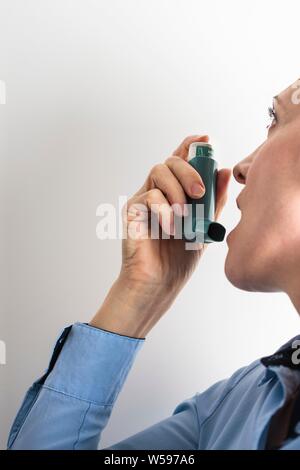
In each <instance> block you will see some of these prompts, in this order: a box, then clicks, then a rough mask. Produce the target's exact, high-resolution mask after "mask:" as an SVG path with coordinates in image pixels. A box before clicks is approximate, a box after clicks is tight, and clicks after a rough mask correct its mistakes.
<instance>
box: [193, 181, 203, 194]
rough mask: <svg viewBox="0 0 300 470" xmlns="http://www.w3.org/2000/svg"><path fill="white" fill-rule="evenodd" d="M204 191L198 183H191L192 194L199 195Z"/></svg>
mask: <svg viewBox="0 0 300 470" xmlns="http://www.w3.org/2000/svg"><path fill="white" fill-rule="evenodd" d="M204 193H205V189H204V187H203V186H202V184H200V183H194V184H192V194H193V196H196V197H201V196H203V194H204Z"/></svg>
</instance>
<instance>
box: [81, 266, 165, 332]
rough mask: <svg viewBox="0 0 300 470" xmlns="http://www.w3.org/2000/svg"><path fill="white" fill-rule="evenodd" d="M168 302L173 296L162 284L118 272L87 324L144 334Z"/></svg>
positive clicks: (157, 318)
mask: <svg viewBox="0 0 300 470" xmlns="http://www.w3.org/2000/svg"><path fill="white" fill-rule="evenodd" d="M171 303H172V296H171V295H166V289H164V288H163V287H161V286H159V285H154V284H152V283H151V284H149V283H147V282H140V281H132V280H130V279H129V277H128V276H125V274H123V273H120V276H119V277H118V278H117V280H116V281H115V282H114V284H113V285H112V287H111V289H110V291H109V292H108V294H107V296H106V298H105V300H104V302H103V304H102V305H101V307H100V308H99V310H98V311H97V313H96V315H95V316H94V318H93V319H92V321H91V322H90V325H92V326H95V327H96V328H103V329H106V330H109V331H112V332H115V333H118V334H122V335H126V336H132V337H136V338H144V337H145V336H146V335H147V334H148V332H149V331H150V330H151V329H152V328H153V326H154V325H155V324H156V323H157V321H158V320H159V319H160V318H161V316H162V315H163V314H164V313H165V312H166V311H167V309H168V308H169V306H170V304H171Z"/></svg>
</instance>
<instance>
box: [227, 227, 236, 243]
mask: <svg viewBox="0 0 300 470" xmlns="http://www.w3.org/2000/svg"><path fill="white" fill-rule="evenodd" d="M234 230H235V229H233V230H231V232H229V234H228V235H227V237H226V242H227V243H228V242H229V240H230V238H231V237H232V234H233V232H234Z"/></svg>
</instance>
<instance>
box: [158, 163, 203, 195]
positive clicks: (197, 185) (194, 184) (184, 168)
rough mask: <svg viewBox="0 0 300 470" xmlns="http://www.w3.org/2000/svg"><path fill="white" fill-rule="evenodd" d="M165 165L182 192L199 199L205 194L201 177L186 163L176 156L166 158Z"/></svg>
mask: <svg viewBox="0 0 300 470" xmlns="http://www.w3.org/2000/svg"><path fill="white" fill-rule="evenodd" d="M165 164H166V165H167V167H168V168H169V169H170V170H171V172H172V173H173V174H174V176H175V177H176V178H177V180H178V181H179V183H180V184H181V186H182V187H183V189H184V191H185V192H186V193H187V194H188V195H189V196H190V197H192V198H200V197H202V196H203V194H204V193H205V186H204V183H203V181H202V178H201V176H200V175H199V173H198V172H197V171H196V170H195V168H193V167H192V165H190V164H189V163H188V162H186V161H184V160H182V158H180V157H178V156H173V157H169V158H167V160H166V162H165Z"/></svg>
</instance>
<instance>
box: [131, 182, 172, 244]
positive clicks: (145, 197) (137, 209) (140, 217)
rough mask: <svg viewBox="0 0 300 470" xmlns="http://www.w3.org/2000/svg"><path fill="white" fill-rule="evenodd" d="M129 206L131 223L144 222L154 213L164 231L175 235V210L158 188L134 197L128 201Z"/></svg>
mask: <svg viewBox="0 0 300 470" xmlns="http://www.w3.org/2000/svg"><path fill="white" fill-rule="evenodd" d="M127 206H128V208H127V211H128V219H129V221H144V220H145V218H147V219H148V218H149V214H150V213H153V214H154V215H155V216H156V217H157V219H158V222H159V225H160V226H161V228H162V230H163V231H164V232H165V233H167V234H168V235H174V212H173V209H172V207H171V205H170V204H169V201H168V200H167V198H166V197H165V195H164V194H163V193H162V192H161V191H160V190H159V189H158V188H154V189H150V191H147V192H145V193H143V194H139V195H138V196H136V197H133V198H132V199H131V200H130V201H128V204H127ZM143 208H144V210H143ZM134 214H136V216H134Z"/></svg>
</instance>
